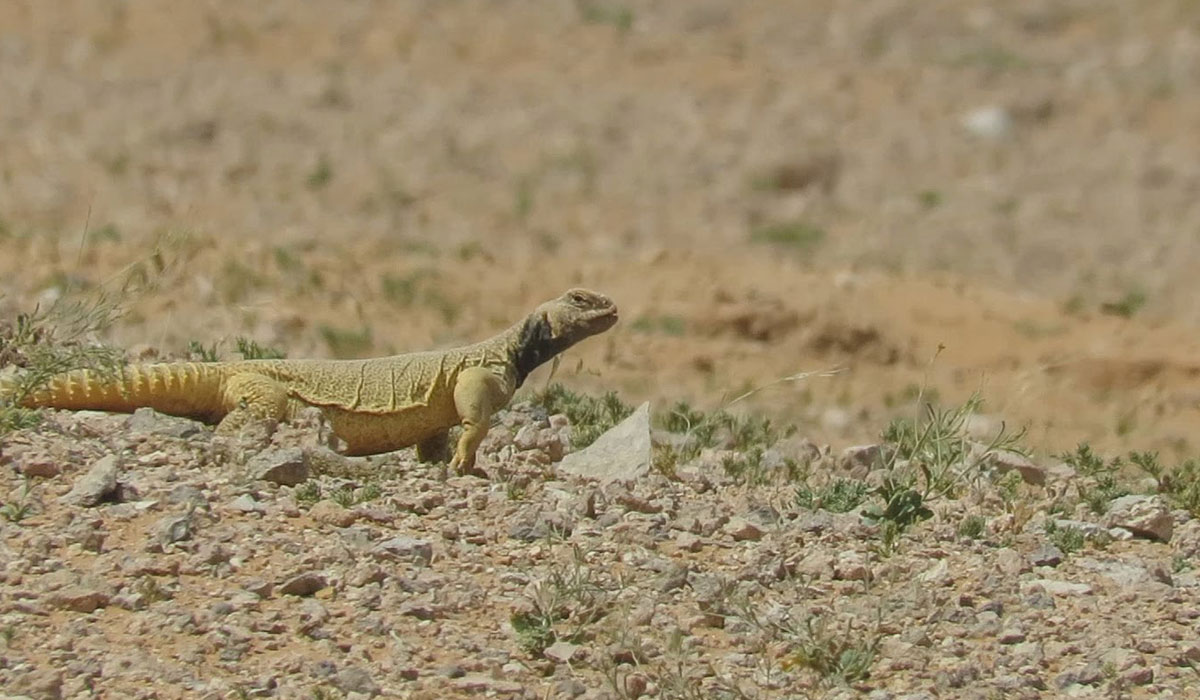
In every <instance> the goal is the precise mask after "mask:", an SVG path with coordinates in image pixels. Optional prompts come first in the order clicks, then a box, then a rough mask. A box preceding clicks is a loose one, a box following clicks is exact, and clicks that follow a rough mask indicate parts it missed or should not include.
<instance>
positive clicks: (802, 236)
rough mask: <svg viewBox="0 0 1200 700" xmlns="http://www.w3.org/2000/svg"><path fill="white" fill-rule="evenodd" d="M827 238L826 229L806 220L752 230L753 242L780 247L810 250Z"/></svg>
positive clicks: (768, 225) (751, 237) (751, 238)
mask: <svg viewBox="0 0 1200 700" xmlns="http://www.w3.org/2000/svg"><path fill="white" fill-rule="evenodd" d="M824 240H825V229H823V228H820V227H818V226H814V225H813V224H810V223H807V222H804V221H791V222H785V223H777V224H767V225H765V226H760V227H758V228H756V229H754V230H753V231H751V232H750V242H751V243H766V244H769V245H773V246H778V247H780V248H792V249H795V250H800V251H804V252H808V251H811V250H813V249H814V248H816V247H817V246H818V245H820V244H821V243H822V242H823V241H824Z"/></svg>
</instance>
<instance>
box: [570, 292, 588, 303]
mask: <svg viewBox="0 0 1200 700" xmlns="http://www.w3.org/2000/svg"><path fill="white" fill-rule="evenodd" d="M569 298H570V300H571V303H573V304H579V305H581V306H582V305H583V304H584V302H586V301H587V297H586V296H585V295H584V294H583V292H571V296H570V297H569Z"/></svg>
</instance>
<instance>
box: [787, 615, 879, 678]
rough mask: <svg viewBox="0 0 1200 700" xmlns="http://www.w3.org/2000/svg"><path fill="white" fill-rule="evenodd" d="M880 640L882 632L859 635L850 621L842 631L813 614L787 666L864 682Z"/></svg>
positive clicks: (876, 653) (789, 656)
mask: <svg viewBox="0 0 1200 700" xmlns="http://www.w3.org/2000/svg"><path fill="white" fill-rule="evenodd" d="M880 639H881V638H880V637H879V635H878V634H875V635H870V636H869V637H868V638H866V639H864V638H863V635H860V634H855V632H854V630H853V629H852V628H851V626H850V624H849V623H847V624H846V626H845V628H844V629H843V630H842V631H841V632H840V633H839V632H836V631H832V630H830V629H829V626H828V625H827V624H826V622H825V620H824V618H814V617H809V618H807V619H806V620H805V621H804V630H803V634H802V635H797V638H796V639H795V640H794V643H795V646H794V648H793V650H792V652H791V653H790V654H788V656H787V657H786V658H785V659H784V661H783V667H784V669H792V668H803V669H808V670H811V671H814V672H815V673H816V674H817V675H819V676H821V677H822V678H824V679H826V680H830V681H835V682H838V683H842V684H848V683H855V682H858V681H862V680H865V679H866V678H868V677H869V676H870V672H871V665H872V664H873V663H875V657H876V656H877V655H878V653H879V642H880Z"/></svg>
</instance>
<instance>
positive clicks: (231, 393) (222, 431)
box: [217, 374, 288, 435]
mask: <svg viewBox="0 0 1200 700" xmlns="http://www.w3.org/2000/svg"><path fill="white" fill-rule="evenodd" d="M221 401H222V407H223V408H224V409H225V412H226V413H225V417H224V418H222V419H221V422H220V423H218V424H217V434H219V435H233V434H236V433H238V432H239V431H240V430H241V429H242V428H244V427H246V426H247V425H249V424H250V423H252V422H255V421H264V420H269V421H280V420H283V419H284V418H286V417H287V415H288V393H287V387H285V386H284V385H282V384H280V383H279V382H277V381H275V380H274V379H271V378H270V377H265V376H263V375H261V374H235V375H233V376H232V377H230V378H229V379H227V380H225V392H224V395H223V396H222V397H221Z"/></svg>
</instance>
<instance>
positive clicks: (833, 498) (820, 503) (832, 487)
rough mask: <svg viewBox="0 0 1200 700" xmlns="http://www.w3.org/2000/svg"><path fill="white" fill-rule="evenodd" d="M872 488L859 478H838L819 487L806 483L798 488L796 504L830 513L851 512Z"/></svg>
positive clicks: (860, 503)
mask: <svg viewBox="0 0 1200 700" xmlns="http://www.w3.org/2000/svg"><path fill="white" fill-rule="evenodd" d="M870 490H871V489H870V487H869V486H867V484H866V483H865V482H862V481H859V480H858V479H842V478H838V479H834V480H833V481H831V482H829V483H828V484H826V485H824V486H822V487H820V488H818V489H813V488H811V487H810V486H809V485H808V484H807V483H805V484H801V485H800V486H799V487H797V489H796V505H797V506H799V507H801V508H808V509H811V510H816V509H818V508H823V509H825V510H827V511H829V512H830V513H849V512H850V511H852V510H854V509H855V508H857V507H859V506H860V505H862V503H863V502H864V501H865V500H866V499H867V496H868V495H869V494H870Z"/></svg>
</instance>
